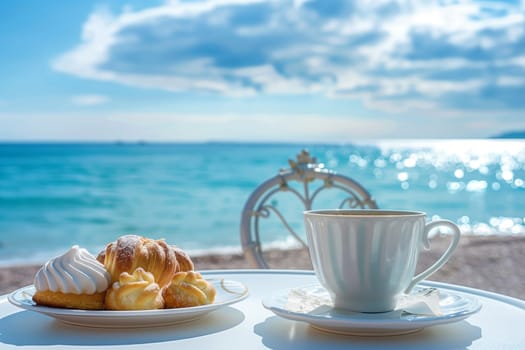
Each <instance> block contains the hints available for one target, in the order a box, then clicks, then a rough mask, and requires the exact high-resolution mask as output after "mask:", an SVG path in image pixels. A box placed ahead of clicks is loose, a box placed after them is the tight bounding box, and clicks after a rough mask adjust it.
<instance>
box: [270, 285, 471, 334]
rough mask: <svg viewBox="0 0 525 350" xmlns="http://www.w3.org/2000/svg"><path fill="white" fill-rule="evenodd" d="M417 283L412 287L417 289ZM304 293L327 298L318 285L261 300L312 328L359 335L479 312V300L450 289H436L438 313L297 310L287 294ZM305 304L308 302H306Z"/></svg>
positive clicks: (396, 331) (406, 328) (401, 330)
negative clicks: (437, 293) (437, 290)
mask: <svg viewBox="0 0 525 350" xmlns="http://www.w3.org/2000/svg"><path fill="white" fill-rule="evenodd" d="M418 288H421V287H419V286H417V287H415V288H414V291H418ZM292 291H293V293H297V292H299V293H306V294H305V295H312V298H316V299H318V298H320V299H325V300H326V299H329V297H328V292H327V291H326V290H325V289H324V288H323V287H321V286H320V285H310V286H305V287H300V288H294V289H293V290H292V289H286V290H282V291H279V292H277V293H275V294H274V295H272V296H271V297H270V298H267V299H264V300H263V305H264V307H265V308H267V309H269V310H270V311H272V312H273V313H275V314H276V315H278V316H281V317H283V318H286V319H290V320H294V321H303V322H307V323H309V324H310V325H311V326H313V327H314V328H317V329H320V330H322V331H327V332H331V333H341V334H348V335H360V336H387V335H397V334H407V333H412V332H416V331H418V330H421V329H423V328H425V327H429V326H435V325H441V324H446V323H452V322H457V321H460V320H463V319H465V318H467V317H468V316H470V315H472V314H474V313H476V312H478V311H479V310H480V309H481V304H480V303H479V301H478V300H477V299H476V298H474V297H471V296H468V295H465V294H462V293H460V292H455V291H452V290H444V289H439V307H440V309H441V314H440V315H439V316H434V315H417V314H411V313H407V312H404V311H402V310H394V311H391V312H384V313H359V312H349V311H341V310H336V309H334V308H332V307H331V305H327V304H325V305H322V306H319V305H317V306H313V307H308V306H303V307H301V308H300V309H297V308H296V307H295V306H291V305H292V303H289V295H291V294H290V293H291V292H292ZM305 304H308V303H305Z"/></svg>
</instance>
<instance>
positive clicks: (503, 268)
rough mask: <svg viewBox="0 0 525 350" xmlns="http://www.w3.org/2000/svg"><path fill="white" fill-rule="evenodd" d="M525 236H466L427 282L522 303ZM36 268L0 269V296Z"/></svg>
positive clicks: (295, 261)
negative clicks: (509, 298)
mask: <svg viewBox="0 0 525 350" xmlns="http://www.w3.org/2000/svg"><path fill="white" fill-rule="evenodd" d="M447 244H448V243H447V242H446V241H445V240H443V241H442V240H439V239H438V240H436V241H433V242H432V245H431V248H432V249H431V250H430V251H429V252H423V253H422V254H421V257H420V261H419V268H418V269H419V270H420V269H421V268H422V267H423V266H429V265H430V264H431V263H432V262H433V261H435V260H436V257H437V256H438V255H439V251H441V250H443V249H444V248H445V247H446V245H447ZM523 256H525V237H523V236H507V237H503V236H490V237H482V236H469V237H464V238H462V239H461V241H460V245H459V247H458V249H457V250H456V252H455V253H454V254H453V255H452V257H451V259H450V260H449V262H448V263H447V264H446V265H445V266H444V267H443V268H442V269H441V270H439V271H438V272H436V273H435V274H434V275H432V276H431V277H430V278H429V280H432V281H440V282H446V283H452V284H457V285H463V286H467V287H472V288H478V289H483V290H487V291H490V292H495V293H501V294H504V295H507V296H511V297H515V298H519V299H523V300H525V269H524V268H523ZM192 259H193V261H194V263H195V267H196V270H198V271H203V270H210V269H213V270H215V269H247V268H251V267H250V266H249V265H248V264H247V262H246V260H245V259H244V257H243V256H242V255H241V254H210V255H203V256H196V257H192ZM267 261H268V262H269V264H270V266H271V267H272V268H278V269H311V263H310V260H309V256H308V253H307V252H306V251H304V250H298V249H292V250H271V251H269V252H268V257H267ZM38 268H39V265H19V266H10V267H0V294H6V293H9V292H11V291H13V290H15V289H17V288H20V287H22V286H26V285H29V284H32V281H33V277H34V275H35V273H36V271H37V270H38Z"/></svg>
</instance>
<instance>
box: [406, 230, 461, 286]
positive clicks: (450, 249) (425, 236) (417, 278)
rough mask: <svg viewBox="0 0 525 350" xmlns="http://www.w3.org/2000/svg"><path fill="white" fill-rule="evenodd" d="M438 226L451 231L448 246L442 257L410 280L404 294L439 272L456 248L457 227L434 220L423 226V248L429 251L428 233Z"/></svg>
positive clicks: (459, 232)
mask: <svg viewBox="0 0 525 350" xmlns="http://www.w3.org/2000/svg"><path fill="white" fill-rule="evenodd" d="M439 226H446V227H449V228H450V229H452V234H453V236H452V239H451V241H450V244H449V246H448V248H447V250H445V252H444V253H443V255H441V257H440V258H439V259H438V260H437V261H436V262H435V263H434V264H433V265H431V266H430V267H429V268H427V269H426V270H425V271H423V272H421V273H420V274H418V275H417V276H415V277H414V278H412V282H410V284H409V285H408V287H407V289H405V293H407V294H408V293H409V292H410V291H411V290H412V288H414V286H415V285H416V284H417V283H419V282H421V281H422V280H424V279H425V278H427V277H428V276H430V275H431V274H433V273H434V272H436V271H437V270H439V269H440V268H441V267H442V266H443V265H445V263H446V262H447V261H448V259H449V258H450V256H451V255H452V253H453V252H454V250H455V249H456V247H457V246H458V243H459V238H460V236H461V231H460V230H459V227H458V226H457V225H456V224H454V223H453V222H452V221H448V220H435V221H432V222H429V223H428V224H426V225H425V232H424V234H423V239H424V241H423V244H424V246H425V248H427V249H429V247H430V243H429V239H428V234H429V233H430V231H431V230H432V229H434V228H436V227H439Z"/></svg>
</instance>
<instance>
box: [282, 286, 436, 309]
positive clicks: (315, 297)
mask: <svg viewBox="0 0 525 350" xmlns="http://www.w3.org/2000/svg"><path fill="white" fill-rule="evenodd" d="M439 299H440V298H439V290H438V289H436V288H424V289H418V290H415V291H413V292H412V293H410V294H404V295H402V296H401V298H400V300H399V302H398V304H397V306H396V308H395V310H393V311H397V312H399V311H401V312H406V313H409V314H413V315H422V316H440V315H442V311H441V308H440V306H439ZM319 308H333V303H332V300H331V299H330V296H329V294H328V293H327V292H326V290H325V289H324V288H322V287H319V288H314V289H291V290H290V291H289V293H288V300H287V302H286V309H287V310H289V311H293V312H301V313H308V312H310V311H313V310H319Z"/></svg>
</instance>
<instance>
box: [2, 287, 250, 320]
mask: <svg viewBox="0 0 525 350" xmlns="http://www.w3.org/2000/svg"><path fill="white" fill-rule="evenodd" d="M207 280H208V281H209V282H211V283H212V284H213V285H214V286H215V288H216V290H217V295H216V296H215V302H214V303H213V304H209V305H203V306H195V307H187V308H177V309H162V310H139V311H109V310H76V309H61V308H54V307H46V306H40V305H36V304H35V303H34V302H33V300H32V297H33V293H34V292H35V288H34V286H27V287H24V288H20V289H18V290H16V291H14V292H12V293H11V294H10V295H9V296H8V300H9V302H11V304H13V305H15V306H18V307H20V308H22V309H26V310H29V311H35V312H39V313H42V314H45V315H47V316H51V317H54V318H56V319H58V320H60V321H62V322H65V323H69V324H74V325H80V326H88V327H101V328H139V327H155V326H167V325H173V324H177V323H183V322H189V321H192V320H195V319H197V318H199V317H202V316H204V315H206V314H207V313H209V312H211V311H214V310H216V309H218V308H221V307H224V306H226V305H230V304H233V303H236V302H238V301H241V300H243V299H245V298H246V297H247V296H248V289H247V288H246V286H245V285H244V284H242V283H240V282H237V281H232V280H225V279H222V278H207Z"/></svg>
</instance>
